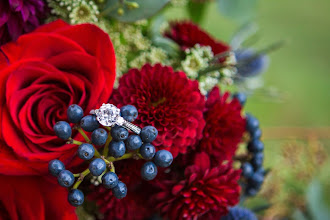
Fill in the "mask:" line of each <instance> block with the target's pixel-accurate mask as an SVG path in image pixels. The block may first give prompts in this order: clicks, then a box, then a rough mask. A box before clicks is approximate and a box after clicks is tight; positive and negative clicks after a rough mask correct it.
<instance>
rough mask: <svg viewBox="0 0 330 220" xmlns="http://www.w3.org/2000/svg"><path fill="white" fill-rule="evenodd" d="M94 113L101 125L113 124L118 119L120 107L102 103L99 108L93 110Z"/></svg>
mask: <svg viewBox="0 0 330 220" xmlns="http://www.w3.org/2000/svg"><path fill="white" fill-rule="evenodd" d="M95 115H96V118H97V120H98V121H99V123H100V124H101V125H103V126H114V125H115V124H116V122H117V121H118V119H120V118H121V117H120V109H119V108H117V107H116V106H114V105H112V104H105V103H103V104H102V106H101V107H100V108H99V109H96V110H95Z"/></svg>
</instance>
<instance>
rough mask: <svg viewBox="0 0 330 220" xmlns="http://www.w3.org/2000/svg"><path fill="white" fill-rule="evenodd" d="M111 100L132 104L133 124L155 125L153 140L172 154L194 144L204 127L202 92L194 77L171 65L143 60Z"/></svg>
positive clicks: (129, 74) (128, 74) (160, 147)
mask: <svg viewBox="0 0 330 220" xmlns="http://www.w3.org/2000/svg"><path fill="white" fill-rule="evenodd" d="M110 102H111V103H113V104H115V105H116V106H118V107H121V106H123V105H127V104H131V105H134V106H135V107H136V108H137V109H138V111H139V116H138V118H137V120H136V121H134V123H135V124H137V125H139V126H141V127H144V126H147V125H152V126H154V127H156V128H157V129H158V137H157V139H156V140H155V141H154V142H153V144H154V145H155V146H156V147H158V150H159V149H163V148H164V149H166V150H169V151H171V153H172V154H173V156H174V157H176V156H177V155H178V154H179V153H182V154H185V153H186V152H187V148H188V147H190V148H192V149H193V148H194V146H195V144H196V143H197V141H199V140H200V139H201V138H202V130H203V128H204V125H205V123H204V119H203V109H204V107H205V100H204V96H203V95H202V94H201V93H200V91H199V89H198V83H197V81H192V80H189V79H188V78H187V76H186V74H185V73H184V72H174V71H173V69H172V67H167V66H161V65H159V64H157V65H155V66H151V65H149V64H146V65H144V66H143V67H142V69H141V70H138V69H131V70H130V71H129V72H128V73H127V74H125V75H124V76H123V77H122V78H121V79H120V81H119V87H118V89H116V90H114V91H113V95H112V98H111V100H110Z"/></svg>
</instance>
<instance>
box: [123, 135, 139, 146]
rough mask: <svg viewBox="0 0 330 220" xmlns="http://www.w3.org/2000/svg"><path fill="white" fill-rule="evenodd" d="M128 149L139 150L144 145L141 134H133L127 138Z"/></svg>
mask: <svg viewBox="0 0 330 220" xmlns="http://www.w3.org/2000/svg"><path fill="white" fill-rule="evenodd" d="M125 143H126V148H127V150H137V149H139V148H140V147H141V146H142V140H141V138H140V136H139V135H136V134H132V135H130V136H128V138H127V140H126V142H125Z"/></svg>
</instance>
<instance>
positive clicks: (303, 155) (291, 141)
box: [166, 0, 330, 219]
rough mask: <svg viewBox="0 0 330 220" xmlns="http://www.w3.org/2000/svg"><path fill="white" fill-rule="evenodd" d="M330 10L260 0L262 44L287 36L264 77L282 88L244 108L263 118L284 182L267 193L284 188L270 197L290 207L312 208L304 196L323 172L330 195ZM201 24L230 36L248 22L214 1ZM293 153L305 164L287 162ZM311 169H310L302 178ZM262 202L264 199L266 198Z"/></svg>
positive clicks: (303, 2) (175, 13)
mask: <svg viewBox="0 0 330 220" xmlns="http://www.w3.org/2000/svg"><path fill="white" fill-rule="evenodd" d="M329 9H330V1H328V0H318V1H311V0H291V1H288V0H277V1H270V0H259V1H258V8H257V12H256V16H255V21H256V22H257V24H258V26H259V28H260V30H259V38H260V39H259V41H258V42H257V44H256V45H255V46H256V48H264V47H266V46H267V45H270V44H272V43H274V42H277V41H279V40H285V41H286V42H287V44H286V45H285V46H284V47H283V48H281V49H279V50H277V51H275V52H273V53H271V54H270V58H271V62H270V66H269V69H268V71H267V72H266V73H264V75H263V78H264V81H265V88H275V89H277V91H278V92H279V93H278V96H277V97H268V98H265V96H264V94H263V91H265V90H259V91H256V93H255V94H254V95H253V96H251V97H250V98H249V99H248V102H247V105H246V108H245V110H246V111H248V112H252V113H253V114H254V115H256V116H257V117H258V118H259V120H260V122H261V127H262V129H263V131H264V135H263V139H264V142H265V145H266V150H265V164H266V165H265V166H266V167H272V168H273V171H274V172H273V175H272V176H271V177H270V178H269V179H270V181H269V182H274V178H275V180H276V179H280V181H279V184H278V185H280V186H278V185H277V186H274V185H271V184H272V183H268V184H266V186H265V188H266V190H265V191H266V192H265V193H264V194H263V195H266V196H264V197H267V193H269V192H267V190H268V191H269V189H267V188H271V187H273V188H275V189H273V190H278V194H280V192H282V194H284V195H282V197H281V198H275V197H276V195H273V197H274V196H275V197H274V198H275V199H274V198H273V197H268V200H269V198H273V199H271V200H272V202H275V203H276V202H279V203H288V204H283V205H284V206H287V207H289V206H294V207H297V208H298V209H299V210H303V211H305V210H307V208H306V206H307V205H306V202H304V198H305V195H306V194H308V193H307V192H308V190H307V187H308V185H309V183H310V182H311V181H312V179H313V178H314V177H319V176H322V178H321V179H322V180H323V181H322V182H323V184H325V186H326V187H325V193H324V195H330V188H329V179H330V176H329V173H330V167H329V164H330V163H329V160H328V156H327V155H329V153H330V141H329V139H330V113H329V109H330V71H329V69H330V60H329V58H330V42H329V40H330V13H329ZM166 15H167V17H168V18H169V19H183V18H188V17H189V16H188V13H187V11H185V10H183V9H171V10H169V11H167V13H166ZM200 25H201V26H202V27H203V28H204V29H206V30H207V31H208V32H210V33H211V34H212V35H213V36H214V37H215V38H217V39H219V40H223V41H226V42H229V41H230V39H231V37H232V36H233V34H234V33H235V31H237V30H238V28H239V27H240V26H241V25H240V24H239V23H236V22H234V21H233V19H230V18H227V17H225V16H223V15H221V14H220V13H219V11H218V8H217V5H216V4H215V3H210V4H209V5H208V8H207V13H206V16H205V17H204V19H203V20H202V21H201V24H200ZM295 154H299V155H295ZM291 158H292V160H294V158H295V159H298V160H300V161H299V162H301V163H299V165H298V163H297V162H293V163H292V161H291V162H290V161H289V162H288V160H290V159H291ZM311 158H312V159H311ZM320 158H321V159H320ZM319 159H320V160H319ZM320 161H322V162H320ZM319 162H320V163H319ZM294 163H297V164H296V165H297V166H298V167H297V166H295V164H294ZM305 165H306V166H305ZM321 170H322V174H320V173H321ZM304 172H305V174H307V175H305V176H303V177H302V174H304ZM324 176H325V177H324ZM300 178H301V179H300ZM276 187H278V188H276ZM312 194H313V193H312ZM313 195H316V193H314V194H313ZM290 196H291V197H292V198H289V197H290ZM327 199H328V200H330V199H329V198H327ZM256 200H258V198H257V199H256ZM291 200H293V201H291ZM294 200H296V201H294ZM316 200H320V198H318V199H316ZM260 201H261V203H263V202H265V201H263V200H262V199H260V198H259V202H260ZM307 203H308V202H307ZM328 204H330V201H328ZM329 207H330V206H328V208H329ZM281 208H284V209H285V207H283V206H277V209H281ZM293 210H294V208H292V207H291V211H292V212H294V211H293ZM276 211H278V212H279V213H280V212H281V210H275V211H274V212H275V213H274V215H276V214H277V213H276ZM286 211H287V210H286ZM286 211H283V213H285V212H286ZM268 214H269V213H268ZM286 214H288V213H286ZM290 214H292V213H290ZM269 215H270V216H272V213H270V214H269ZM272 219H273V218H272ZM297 219H301V218H300V217H298V218H297ZM312 219H313V218H312Z"/></svg>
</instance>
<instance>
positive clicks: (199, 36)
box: [165, 21, 230, 55]
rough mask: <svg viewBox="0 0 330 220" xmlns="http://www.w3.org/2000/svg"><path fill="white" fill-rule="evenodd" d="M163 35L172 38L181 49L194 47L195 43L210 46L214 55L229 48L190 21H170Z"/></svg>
mask: <svg viewBox="0 0 330 220" xmlns="http://www.w3.org/2000/svg"><path fill="white" fill-rule="evenodd" d="M165 36H167V37H168V38H171V39H172V40H174V41H175V42H176V43H177V44H179V45H180V47H181V48H182V49H183V50H185V49H187V48H191V47H194V46H195V45H196V44H199V45H201V46H210V47H211V48H212V51H213V53H214V54H215V55H216V54H221V53H223V52H226V51H229V50H230V47H229V45H227V44H226V43H224V42H221V41H218V40H215V39H213V38H212V37H211V36H210V35H209V34H208V33H207V32H205V31H204V30H202V29H201V28H200V27H199V26H197V25H196V24H194V23H192V22H190V21H181V22H173V23H171V26H170V30H169V32H167V33H166V34H165Z"/></svg>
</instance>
